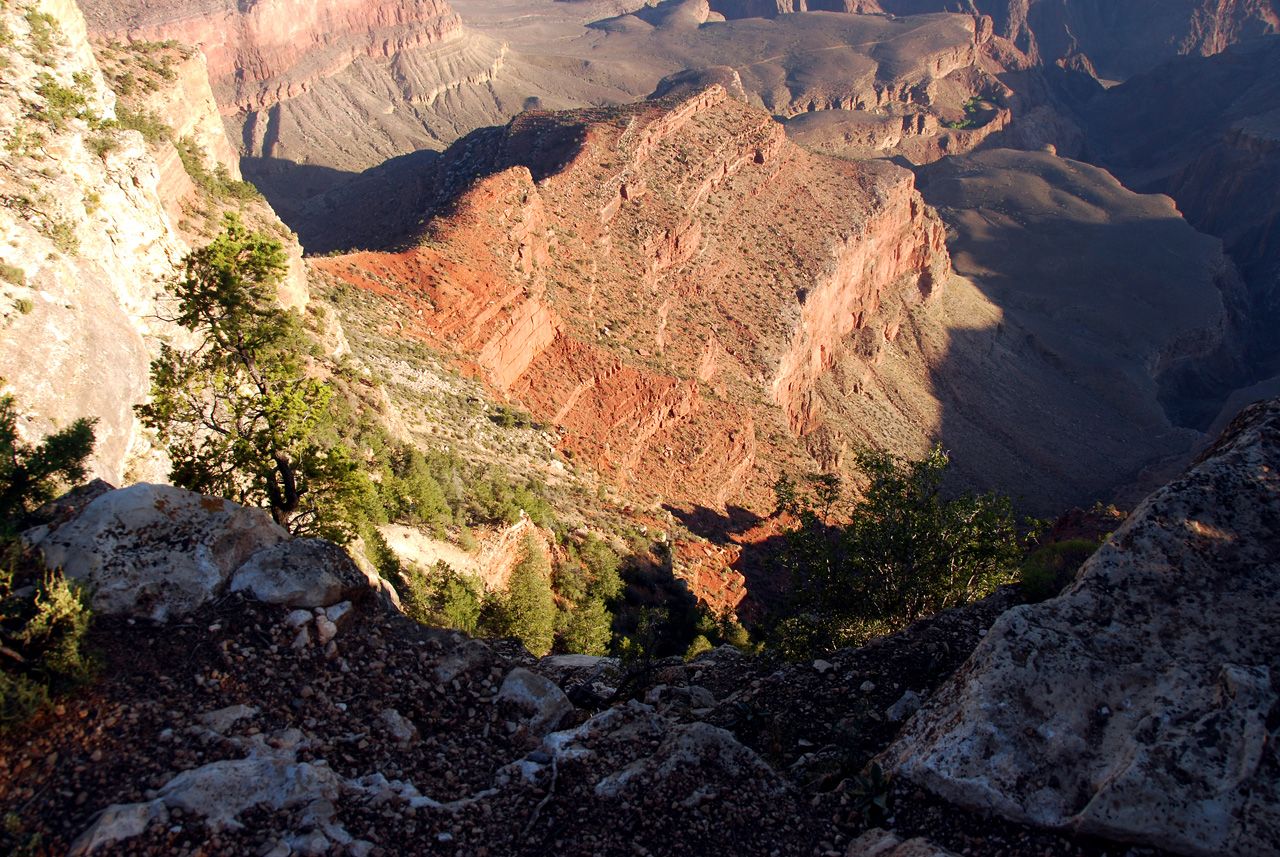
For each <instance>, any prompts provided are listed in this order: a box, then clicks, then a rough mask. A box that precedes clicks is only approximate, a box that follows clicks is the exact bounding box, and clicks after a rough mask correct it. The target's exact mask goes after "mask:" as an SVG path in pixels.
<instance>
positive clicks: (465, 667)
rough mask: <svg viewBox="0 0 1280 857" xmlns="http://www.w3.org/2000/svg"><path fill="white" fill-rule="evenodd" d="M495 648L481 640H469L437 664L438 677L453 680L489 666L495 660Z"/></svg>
mask: <svg viewBox="0 0 1280 857" xmlns="http://www.w3.org/2000/svg"><path fill="white" fill-rule="evenodd" d="M494 660H495V658H494V654H493V649H491V648H489V647H488V645H486V644H485V643H484V642H483V641H481V640H467V641H466V642H465V643H462V644H460V645H459V646H458V647H457V648H455V649H454V650H453V651H452V652H450V653H449V655H448V656H447V657H445V658H442V659H441V661H440V663H439V664H437V665H436V678H437V679H439V680H440V681H453V680H454V679H455V678H457V677H458V676H460V675H462V674H463V673H467V672H471V670H474V669H479V668H480V667H487V666H489V665H490V664H492V663H493V662H494Z"/></svg>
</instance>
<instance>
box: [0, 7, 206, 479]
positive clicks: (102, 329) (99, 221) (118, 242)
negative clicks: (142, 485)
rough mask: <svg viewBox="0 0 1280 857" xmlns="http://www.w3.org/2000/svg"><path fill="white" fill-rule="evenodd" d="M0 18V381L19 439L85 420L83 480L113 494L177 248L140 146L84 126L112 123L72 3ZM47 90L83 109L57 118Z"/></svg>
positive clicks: (142, 451) (136, 442) (129, 135)
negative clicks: (110, 485) (1, 87)
mask: <svg viewBox="0 0 1280 857" xmlns="http://www.w3.org/2000/svg"><path fill="white" fill-rule="evenodd" d="M0 15H3V19H4V22H5V25H6V26H7V28H8V32H10V33H11V34H12V35H13V40H12V42H10V44H9V45H7V46H6V47H5V48H4V49H3V50H4V53H5V54H6V56H7V59H8V67H7V68H6V71H5V78H6V81H7V82H8V83H9V86H7V87H6V89H5V93H4V95H3V96H0V125H2V126H3V128H4V136H5V138H6V139H7V140H9V141H10V146H9V147H7V148H6V150H5V152H4V154H3V156H0V186H2V188H3V190H2V191H0V192H2V193H3V195H4V199H5V201H6V204H5V205H4V206H3V207H0V257H3V260H4V263H5V274H4V279H5V281H6V282H4V283H3V284H0V289H3V297H4V319H3V322H2V323H0V325H2V330H0V375H2V376H3V377H4V379H5V381H6V384H7V388H8V390H9V391H11V392H13V393H15V394H16V396H17V399H18V402H19V406H20V407H21V408H22V409H23V410H24V411H26V412H27V413H28V416H26V417H25V418H24V419H22V420H20V421H19V429H20V431H21V433H22V434H23V436H24V437H26V438H27V439H30V440H36V439H39V438H40V437H42V436H43V435H45V434H47V433H49V432H50V431H53V430H55V429H56V428H59V427H62V426H65V425H67V424H68V423H69V422H70V421H71V420H73V419H75V418H78V417H82V416H90V417H96V418H97V419H98V425H97V428H96V432H97V446H96V448H95V452H94V458H93V460H92V462H91V469H92V470H93V472H94V474H95V475H99V476H102V477H103V478H106V479H107V480H108V481H111V482H115V483H117V484H118V483H119V481H120V480H121V478H122V476H123V475H124V472H125V470H126V469H127V467H128V466H129V462H130V461H131V459H132V458H134V457H138V456H140V457H141V459H143V460H145V459H146V453H147V450H148V446H147V444H146V442H145V440H143V439H142V438H140V437H139V436H138V433H137V431H136V428H135V425H134V416H133V404H134V403H135V402H139V401H141V400H142V397H143V395H144V394H145V392H146V390H147V388H148V386H149V379H148V368H149V353H148V346H147V343H146V339H147V338H149V337H152V336H155V335H158V334H160V333H169V332H170V331H169V330H168V328H167V326H166V325H164V324H163V323H162V322H160V321H159V320H158V319H157V314H156V310H157V299H158V297H159V296H160V295H162V294H163V292H164V289H163V285H162V281H163V278H164V277H166V276H167V275H169V274H170V273H171V272H172V271H173V270H174V266H175V265H176V264H177V262H178V261H179V260H180V259H181V257H182V254H183V253H184V252H185V251H186V247H185V245H184V244H183V243H182V242H181V241H180V240H179V239H178V237H177V235H176V234H175V232H174V230H173V228H172V224H171V222H170V220H169V218H168V216H167V215H166V214H165V211H164V206H163V205H162V203H161V199H160V195H159V191H158V187H159V171H158V170H157V168H156V165H155V162H154V161H153V160H152V159H151V157H150V155H149V153H148V152H147V149H146V147H145V145H144V143H143V141H142V137H141V135H140V134H138V133H137V132H133V131H114V130H109V129H101V130H97V131H91V130H90V128H89V125H88V120H90V119H92V120H95V121H97V120H102V119H111V118H113V117H114V110H115V98H114V96H113V94H112V93H111V91H110V90H109V89H108V88H107V87H106V85H105V82H104V80H103V77H102V74H101V72H100V71H99V69H98V67H97V65H96V64H95V63H94V61H93V53H92V50H91V48H90V46H89V43H88V40H87V38H86V35H85V24H84V19H83V17H82V16H81V15H80V12H79V10H78V9H77V8H76V7H75V5H74V4H72V3H70V2H60V0H41V2H39V3H37V4H35V5H34V6H33V7H32V9H31V12H30V13H26V14H24V13H22V10H18V9H16V8H12V7H10V8H7V9H5V10H3V11H2V12H0ZM40 16H48V17H40ZM45 76H47V77H45ZM73 76H74V79H73ZM55 87H61V88H62V89H63V90H66V91H74V92H77V93H79V94H80V95H82V96H83V97H84V103H83V104H72V106H71V107H70V108H61V107H60V106H59V104H60V102H61V100H62V99H60V98H59V90H58V89H55ZM75 114H79V116H77V115H75ZM80 117H83V118H80ZM141 466H142V467H143V468H144V472H145V467H146V465H145V463H143V464H142V465H141Z"/></svg>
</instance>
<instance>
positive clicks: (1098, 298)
mask: <svg viewBox="0 0 1280 857" xmlns="http://www.w3.org/2000/svg"><path fill="white" fill-rule="evenodd" d="M920 172H921V175H922V181H921V192H922V194H923V195H924V197H925V200H926V201H927V202H929V203H930V204H932V205H935V206H937V207H938V209H939V211H940V213H942V215H943V218H944V219H945V220H946V221H947V223H948V226H949V227H951V236H952V237H951V238H950V239H949V241H948V248H949V250H950V251H951V254H952V259H953V264H954V267H955V270H956V272H957V273H959V274H962V275H964V276H967V277H970V278H972V279H973V281H974V282H975V283H976V284H977V285H978V287H979V288H980V289H981V290H982V292H983V293H984V294H985V295H986V296H987V298H988V299H990V300H991V302H992V303H994V304H996V305H997V306H998V307H1000V308H1001V309H1002V310H1003V311H1004V313H1005V319H1006V322H1016V323H1017V324H1018V326H1019V327H1021V328H1023V329H1024V330H1025V333H1026V335H1027V337H1028V340H1027V342H1026V344H1025V345H1024V346H1023V350H1024V351H1028V353H1029V356H1031V357H1033V358H1034V359H1036V360H1037V361H1039V362H1040V363H1041V364H1042V365H1043V366H1044V367H1045V368H1051V369H1052V370H1053V374H1054V375H1055V376H1057V377H1060V378H1062V379H1065V380H1068V381H1069V382H1070V383H1072V384H1073V385H1078V386H1082V387H1084V388H1085V389H1086V390H1088V391H1090V393H1091V395H1092V396H1093V397H1095V398H1096V399H1097V400H1098V401H1099V402H1101V403H1103V404H1104V405H1105V404H1110V405H1111V406H1112V408H1113V409H1114V410H1115V411H1116V412H1117V413H1118V415H1119V416H1120V417H1121V419H1122V422H1121V424H1120V425H1124V423H1129V424H1133V425H1135V426H1136V425H1143V424H1145V425H1146V426H1147V427H1148V428H1149V429H1150V430H1152V431H1157V432H1158V422H1157V418H1158V414H1157V413H1155V412H1154V408H1153V406H1155V405H1158V407H1159V409H1160V410H1162V411H1163V413H1164V415H1166V416H1167V417H1168V418H1169V420H1170V421H1171V422H1172V423H1173V424H1174V425H1177V426H1183V427H1187V428H1191V429H1195V430H1197V431H1203V430H1204V428H1205V427H1207V426H1208V424H1209V423H1210V422H1211V421H1212V419H1213V418H1214V416H1216V414H1217V412H1218V411H1219V410H1220V409H1221V407H1222V404H1223V402H1224V401H1225V399H1226V397H1227V395H1229V393H1230V391H1231V390H1232V389H1234V388H1236V387H1239V386H1243V385H1245V384H1249V383H1251V382H1252V380H1253V377H1254V374H1255V372H1256V369H1255V367H1254V366H1253V365H1252V363H1253V361H1251V360H1250V350H1251V345H1252V340H1253V336H1252V330H1253V328H1254V324H1253V321H1252V317H1253V307H1252V306H1251V303H1250V301H1249V300H1248V298H1247V296H1246V294H1245V289H1244V287H1243V284H1242V282H1241V280H1240V277H1239V274H1238V273H1237V271H1236V270H1235V268H1234V266H1233V265H1231V263H1230V261H1229V260H1227V259H1224V258H1223V256H1222V252H1221V248H1220V245H1219V243H1218V242H1217V241H1216V240H1215V239H1213V238H1211V237H1209V236H1206V235H1204V234H1201V233H1198V232H1196V231H1195V230H1194V229H1193V228H1192V227H1191V226H1190V225H1189V224H1188V223H1186V221H1184V220H1182V219H1181V218H1180V217H1179V216H1178V212H1177V211H1176V210H1175V209H1173V207H1172V206H1170V205H1169V204H1168V202H1167V201H1164V200H1161V199H1160V198H1158V197H1152V196H1143V195H1139V194H1135V193H1132V192H1130V191H1127V190H1126V189H1124V188H1123V187H1120V186H1119V185H1117V184H1116V183H1115V181H1114V179H1113V178H1112V177H1111V176H1110V175H1109V174H1107V173H1106V172H1104V171H1102V170H1099V169H1097V168H1094V167H1090V166H1088V165H1085V164H1082V163H1078V162H1075V161H1069V160H1065V159H1062V158H1057V157H1055V156H1053V155H1051V154H1048V153H1044V152H1014V151H1010V150H994V151H990V152H982V153H978V154H974V155H969V156H964V157H956V158H948V159H945V160H944V161H940V162H938V163H936V164H933V165H931V166H930V167H928V168H923V169H921V170H920ZM1153 382H1154V385H1155V386H1156V390H1155V391H1154V392H1155V396H1154V399H1155V401H1152V398H1153V397H1152V390H1151V389H1150V387H1151V386H1152V385H1153ZM1051 436H1052V434H1051V435H1050V437H1051Z"/></svg>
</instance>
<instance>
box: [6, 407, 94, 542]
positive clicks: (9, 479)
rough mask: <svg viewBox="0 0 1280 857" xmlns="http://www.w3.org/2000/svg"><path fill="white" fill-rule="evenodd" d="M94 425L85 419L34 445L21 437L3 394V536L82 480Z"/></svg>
mask: <svg viewBox="0 0 1280 857" xmlns="http://www.w3.org/2000/svg"><path fill="white" fill-rule="evenodd" d="M95 422H96V420H94V419H89V418H86V417H81V418H80V419H78V420H76V421H75V422H73V423H72V424H71V425H70V426H68V427H67V428H65V429H63V430H62V431H59V432H57V433H55V434H51V435H49V436H48V437H46V438H45V439H44V440H43V441H41V442H40V443H39V444H37V445H35V446H32V445H31V444H28V443H24V442H23V441H22V440H20V439H19V438H18V412H17V403H16V402H15V400H14V398H13V396H10V395H5V396H0V532H5V531H9V532H11V533H12V531H13V530H14V528H16V526H17V523H18V521H19V519H20V518H22V517H23V516H25V515H27V514H28V513H30V512H32V511H34V510H35V509H36V508H37V507H39V506H40V505H42V504H44V503H46V502H48V501H49V500H52V499H53V498H54V496H55V495H56V494H57V493H58V490H59V488H61V487H65V486H69V485H75V484H78V483H79V482H81V481H82V480H83V479H84V477H85V466H84V462H85V459H87V458H88V457H89V453H90V452H92V451H93V425H94V423H95Z"/></svg>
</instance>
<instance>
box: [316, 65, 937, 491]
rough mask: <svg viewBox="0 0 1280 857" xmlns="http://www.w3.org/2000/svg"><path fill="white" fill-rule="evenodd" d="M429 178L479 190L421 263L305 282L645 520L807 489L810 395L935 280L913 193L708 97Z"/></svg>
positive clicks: (542, 129) (881, 168) (531, 123)
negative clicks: (382, 329)
mask: <svg viewBox="0 0 1280 857" xmlns="http://www.w3.org/2000/svg"><path fill="white" fill-rule="evenodd" d="M438 170H439V172H440V173H441V174H447V175H457V176H470V175H475V174H476V173H477V172H486V173H489V175H488V177H487V178H484V179H481V180H479V181H476V182H475V183H474V184H472V185H471V186H470V188H469V189H467V190H466V191H465V192H463V193H462V195H461V196H460V197H459V198H458V199H457V201H456V202H455V203H454V204H453V205H452V206H451V208H450V209H449V210H448V212H447V213H446V214H445V215H443V216H442V217H440V218H438V219H437V220H436V221H435V222H434V223H432V224H431V225H430V227H429V232H428V235H427V237H426V238H425V239H424V241H423V243H422V244H421V246H418V247H416V248H414V249H411V250H408V251H405V252H402V253H398V254H375V253H361V254H354V255H351V256H347V257H340V258H335V259H326V260H322V261H317V263H316V264H317V265H318V266H319V267H320V268H322V269H324V270H327V271H329V272H330V273H332V274H335V275H337V276H339V277H342V278H343V279H345V280H347V281H348V282H351V283H354V284H356V285H359V286H362V287H364V288H369V289H373V290H376V291H380V292H382V293H384V294H387V295H388V297H389V298H391V299H392V300H393V301H394V303H395V304H396V305H397V309H396V310H394V312H395V322H394V324H396V325H400V326H401V327H402V328H403V329H404V330H405V331H406V332H408V333H411V334H415V335H419V336H422V337H426V338H428V339H431V340H434V341H437V342H440V343H441V344H442V345H445V346H446V347H448V348H451V349H454V350H455V351H456V352H458V353H459V354H460V355H461V356H463V357H464V358H465V359H467V360H470V361H474V363H475V364H477V365H478V367H479V368H480V370H481V371H482V372H483V373H484V374H485V376H486V377H487V379H488V380H489V382H490V383H491V384H492V385H493V386H494V387H495V388H497V389H499V390H502V391H505V392H506V393H507V394H508V395H510V396H512V397H513V398H515V399H518V400H519V401H520V402H521V403H522V404H523V405H524V406H525V407H527V408H529V409H531V410H533V411H534V412H535V413H537V414H538V415H539V416H540V417H541V418H543V419H546V420H548V421H550V422H552V423H554V424H555V425H557V426H559V427H560V429H561V431H562V438H563V444H564V446H565V447H566V449H567V450H569V451H571V452H572V453H574V454H575V455H576V457H577V459H578V460H580V461H586V462H588V463H589V464H591V465H592V466H593V467H594V468H595V469H597V470H598V471H599V472H601V473H602V474H605V475H606V476H607V477H608V478H609V479H611V480H612V481H613V482H614V483H615V484H616V485H618V486H619V487H622V488H625V489H627V490H629V491H632V492H634V493H636V494H638V495H640V496H644V497H647V498H649V499H652V500H659V499H660V500H663V501H675V502H679V503H689V504H699V505H704V506H710V507H715V508H723V507H724V505H725V504H726V503H739V504H742V503H750V504H752V505H754V506H758V507H763V506H764V505H766V504H767V500H766V498H767V496H768V493H769V492H768V488H767V486H768V485H770V484H771V483H772V482H773V480H774V479H775V478H776V475H777V472H778V469H779V468H781V467H801V468H804V469H810V468H811V467H812V462H810V461H809V460H808V456H807V453H806V452H805V451H804V449H803V447H802V445H801V443H800V442H799V441H798V439H797V437H796V436H795V435H796V433H798V432H803V431H805V430H807V429H808V428H809V427H810V426H811V425H812V423H813V422H814V421H817V420H820V419H821V417H820V414H819V413H818V412H817V409H816V408H813V407H810V406H809V405H807V404H805V403H806V402H807V401H808V399H809V398H810V397H809V392H810V390H811V387H812V382H813V379H814V378H816V377H817V376H818V375H820V374H821V373H822V372H823V371H824V370H825V369H826V368H828V367H829V366H830V365H831V360H832V359H833V356H834V355H835V354H837V353H840V352H841V350H842V349H847V348H852V347H854V340H855V335H856V334H857V333H858V331H859V330H861V329H867V330H874V331H877V335H881V336H886V335H887V336H890V337H891V336H893V335H894V333H895V332H896V325H897V319H898V314H899V313H900V312H901V311H902V307H904V306H906V305H908V304H918V303H920V302H921V301H922V300H923V299H924V298H925V297H927V296H928V295H929V294H931V293H933V292H934V290H935V288H936V286H935V284H939V283H941V282H942V281H943V280H944V279H945V276H946V274H947V272H948V270H949V261H948V257H947V254H946V249H945V247H944V245H943V239H942V229H941V224H940V221H939V220H938V219H937V217H936V215H934V214H933V212H932V211H931V210H930V209H929V208H928V207H927V206H926V205H924V203H923V201H922V200H921V199H920V197H919V195H918V194H917V193H916V191H915V189H914V187H913V183H912V177H911V174H910V173H909V172H907V171H906V170H903V169H900V168H898V167H894V166H891V165H887V164H879V165H866V164H855V163H852V162H847V161H839V160H835V159H829V158H824V157H820V156H816V155H812V154H810V153H808V152H805V151H803V150H801V149H799V148H797V147H796V146H793V145H791V144H789V143H787V142H786V140H785V138H784V135H783V133H782V129H781V127H780V126H778V125H777V124H776V123H775V122H774V121H773V120H772V119H771V118H770V117H769V116H768V115H767V114H766V113H764V112H763V111H760V110H756V109H753V108H750V107H748V106H746V105H744V104H741V103H740V102H737V101H734V100H732V99H729V98H728V97H727V95H726V93H725V90H724V89H722V88H720V87H718V86H714V87H711V88H709V89H707V90H705V91H702V92H700V93H697V94H695V95H692V96H690V97H687V98H672V99H668V100H663V101H659V102H652V103H648V104H640V105H634V106H630V107H625V108H609V109H599V110H584V111H573V112H566V113H562V114H550V113H528V114H524V115H522V116H520V117H517V118H516V119H515V120H513V121H512V122H511V124H510V125H508V126H507V128H506V129H504V130H503V131H502V132H501V133H500V134H494V135H489V136H488V137H477V138H475V139H472V140H470V141H468V142H467V143H466V144H459V146H458V147H456V148H455V149H454V150H453V151H451V152H450V153H447V154H446V156H445V158H444V159H443V161H442V163H441V165H440V166H439V167H438ZM535 178H536V180H535Z"/></svg>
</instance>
